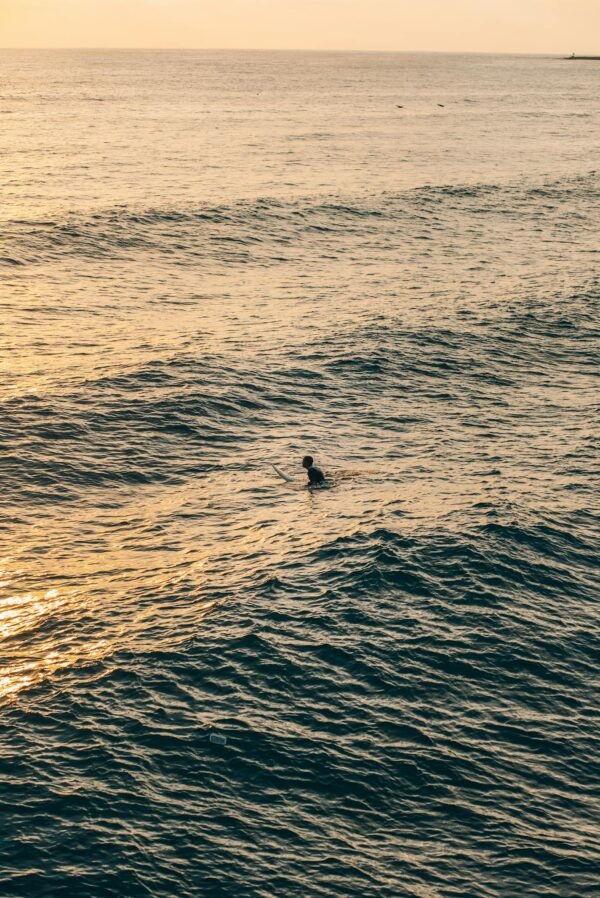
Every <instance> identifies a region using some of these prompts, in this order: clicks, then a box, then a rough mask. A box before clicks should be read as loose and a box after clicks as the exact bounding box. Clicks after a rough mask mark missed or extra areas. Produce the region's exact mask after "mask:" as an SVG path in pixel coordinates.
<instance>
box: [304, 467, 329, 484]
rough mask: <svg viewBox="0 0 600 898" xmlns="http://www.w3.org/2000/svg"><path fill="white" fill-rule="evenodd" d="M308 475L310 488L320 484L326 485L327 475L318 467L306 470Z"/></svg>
mask: <svg viewBox="0 0 600 898" xmlns="http://www.w3.org/2000/svg"><path fill="white" fill-rule="evenodd" d="M306 473H307V474H308V483H309V485H310V486H317V484H319V483H324V481H325V475H324V474H323V471H322V470H321V469H320V468H317V466H316V465H311V466H310V468H307V469H306Z"/></svg>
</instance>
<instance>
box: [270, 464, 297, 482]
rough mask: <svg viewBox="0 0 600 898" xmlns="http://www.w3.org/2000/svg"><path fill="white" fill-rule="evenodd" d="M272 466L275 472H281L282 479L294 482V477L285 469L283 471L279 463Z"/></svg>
mask: <svg viewBox="0 0 600 898" xmlns="http://www.w3.org/2000/svg"><path fill="white" fill-rule="evenodd" d="M272 467H273V470H274V471H275V473H276V474H279V476H280V477H281V479H282V480H285V482H286V483H293V482H294V478H293V477H290V476H289V475H288V474H286V473H285V471H282V470H281V468H278V467H277V465H272Z"/></svg>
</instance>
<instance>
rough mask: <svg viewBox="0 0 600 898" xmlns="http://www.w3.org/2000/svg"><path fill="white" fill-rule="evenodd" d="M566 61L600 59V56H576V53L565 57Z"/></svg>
mask: <svg viewBox="0 0 600 898" xmlns="http://www.w3.org/2000/svg"><path fill="white" fill-rule="evenodd" d="M565 59H600V56H575V53H571V55H570V56H565Z"/></svg>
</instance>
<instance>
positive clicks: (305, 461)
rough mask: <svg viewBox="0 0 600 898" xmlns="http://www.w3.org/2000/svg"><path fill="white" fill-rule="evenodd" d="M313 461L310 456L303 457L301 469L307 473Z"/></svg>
mask: <svg viewBox="0 0 600 898" xmlns="http://www.w3.org/2000/svg"><path fill="white" fill-rule="evenodd" d="M313 460H314V459H313V457H312V455H305V456H304V458H303V459H302V467H303V468H306V470H307V471H308V469H309V468H310V467H311V465H312V463H313Z"/></svg>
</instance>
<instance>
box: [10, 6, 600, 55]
mask: <svg viewBox="0 0 600 898" xmlns="http://www.w3.org/2000/svg"><path fill="white" fill-rule="evenodd" d="M0 47H199V48H200V47H210V48H225V47H231V48H281V49H287V48H298V49H339V50H353V49H355V50H438V51H443V50H449V51H474V52H508V53H510V52H520V53H545V52H550V53H553V52H556V53H570V52H571V51H572V50H575V51H576V52H577V53H586V52H587V53H598V54H600V0H0Z"/></svg>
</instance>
